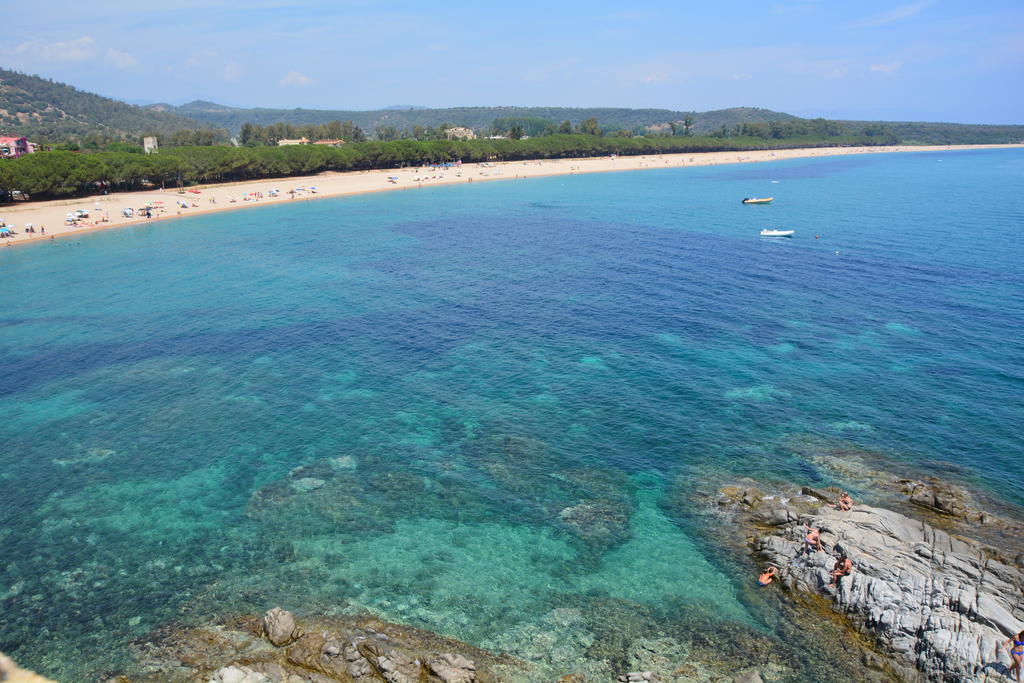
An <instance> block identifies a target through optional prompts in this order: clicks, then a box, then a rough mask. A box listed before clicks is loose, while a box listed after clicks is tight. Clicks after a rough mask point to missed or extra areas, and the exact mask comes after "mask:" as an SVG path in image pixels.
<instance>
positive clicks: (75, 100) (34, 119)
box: [0, 69, 200, 144]
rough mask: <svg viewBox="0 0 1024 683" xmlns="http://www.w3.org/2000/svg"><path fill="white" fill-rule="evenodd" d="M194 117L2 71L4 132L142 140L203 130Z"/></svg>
mask: <svg viewBox="0 0 1024 683" xmlns="http://www.w3.org/2000/svg"><path fill="white" fill-rule="evenodd" d="M199 127H200V125H199V124H197V123H196V121H194V120H193V119H189V118H185V117H184V116H180V115H178V114H175V113H173V112H161V111H154V110H152V109H144V108H142V107H136V106H135V105H131V104H125V103H124V102H119V101H117V100H112V99H110V98H108V97H101V96H100V95H94V94H92V93H88V92H83V91H81V90H78V89H77V88H74V87H72V86H70V85H65V84H64V83H57V82H55V81H51V80H48V79H45V78H40V77H39V76H29V75H26V74H22V73H18V72H16V71H8V70H6V69H0V133H2V134H4V135H24V136H26V137H28V138H29V139H31V140H33V141H38V142H47V143H62V142H68V141H81V140H84V139H85V138H87V137H90V136H92V137H94V138H101V139H103V140H118V141H128V142H133V143H135V144H138V143H139V142H140V138H141V136H143V135H149V134H158V135H161V136H167V135H168V134H170V133H172V132H174V131H188V130H193V129H196V128H199Z"/></svg>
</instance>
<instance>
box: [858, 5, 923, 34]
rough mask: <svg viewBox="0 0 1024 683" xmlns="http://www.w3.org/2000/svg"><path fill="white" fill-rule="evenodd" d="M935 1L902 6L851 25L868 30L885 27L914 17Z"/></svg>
mask: <svg viewBox="0 0 1024 683" xmlns="http://www.w3.org/2000/svg"><path fill="white" fill-rule="evenodd" d="M933 2H935V0H920V2H915V3H912V4H910V5H902V6H900V7H896V8H895V9H891V10H889V11H888V12H882V13H881V14H876V15H874V16H871V17H867V18H866V19H861V20H860V21H855V22H853V23H852V24H850V28H868V27H871V26H883V25H885V24H891V23H892V22H894V21H900V20H902V19H907V18H909V17H912V16H914V15H915V14H917V13H918V12H920V11H921V10H923V9H924V8H926V7H928V6H929V5H931V4H932V3H933Z"/></svg>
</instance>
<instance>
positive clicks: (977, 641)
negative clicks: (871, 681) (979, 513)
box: [719, 486, 1024, 681]
mask: <svg viewBox="0 0 1024 683" xmlns="http://www.w3.org/2000/svg"><path fill="white" fill-rule="evenodd" d="M838 493H839V491H838V490H835V491H819V490H815V489H808V488H804V489H803V490H802V491H794V490H790V491H777V492H776V493H775V494H774V495H766V494H765V493H763V492H761V491H760V490H758V489H756V488H752V487H735V486H732V487H726V488H724V489H722V491H721V494H720V498H719V506H720V507H721V509H723V510H729V511H731V512H732V513H733V514H734V515H735V516H736V518H737V520H738V521H739V522H740V523H741V526H742V528H743V529H745V530H746V531H747V532H748V540H749V542H750V545H751V549H752V550H753V551H754V552H755V554H756V555H757V556H758V558H759V559H760V560H762V561H764V562H765V563H767V564H773V565H775V566H776V567H778V568H779V575H780V576H779V579H780V581H779V583H780V584H781V586H782V587H783V588H784V589H786V590H788V591H790V592H791V595H793V596H794V597H796V598H798V599H800V598H808V599H810V601H812V602H813V601H814V600H815V599H816V598H818V597H820V598H822V599H824V600H825V601H826V603H827V604H829V605H830V606H831V609H832V611H833V612H835V613H836V614H838V615H840V616H841V618H843V619H845V620H846V621H847V622H848V623H849V624H850V625H851V626H852V627H853V628H855V629H857V630H858V631H860V632H861V633H863V634H865V635H868V636H870V637H871V638H872V639H873V640H874V641H875V645H876V647H877V648H878V649H879V651H881V652H882V653H884V654H886V655H888V656H889V657H890V660H891V661H889V662H885V663H880V662H876V664H877V665H878V668H884V669H885V670H886V671H888V672H889V673H890V674H895V675H897V676H899V677H900V678H904V679H906V680H911V681H916V680H932V681H966V680H971V681H973V680H982V679H984V678H986V677H989V676H992V677H993V678H995V679H998V678H999V675H998V674H1002V675H1005V674H1006V662H1007V660H1005V659H1004V660H1003V661H1002V662H1000V661H998V660H997V659H996V657H995V654H994V652H995V647H996V644H997V643H999V642H1001V641H1004V640H1006V638H1007V637H1008V636H1009V635H1010V634H1012V633H1017V632H1019V631H1020V630H1021V629H1022V628H1024V601H1022V599H1021V591H1022V587H1024V572H1022V570H1021V568H1020V567H1019V566H1017V565H1016V563H1015V562H1014V561H1013V560H1003V561H1001V560H1000V559H996V558H999V557H1002V558H1005V557H1006V553H1005V552H996V550H995V549H994V548H991V547H988V546H986V545H984V544H981V543H978V542H976V541H973V540H970V539H967V538H964V537H960V536H955V535H951V534H950V533H948V532H947V531H943V530H941V529H937V528H935V527H933V526H931V525H929V524H928V523H926V522H923V521H920V520H916V519H912V518H910V517H908V516H906V515H903V514H900V513H899V512H894V511H892V510H887V509H883V508H876V507H869V506H866V505H856V506H854V508H853V509H852V510H849V511H842V510H838V509H836V508H835V507H834V506H832V505H830V504H827V503H824V500H823V499H826V500H827V499H829V498H833V499H834V498H836V497H838ZM805 524H806V525H809V526H811V527H814V528H818V529H820V530H821V540H822V545H823V546H824V548H825V551H823V552H814V553H811V554H809V555H803V556H801V554H800V552H801V549H802V545H803V540H804V538H805V535H806V534H807V529H806V528H805V526H804V525H805ZM1004 550H1005V549H1004ZM840 553H845V554H846V555H847V556H848V557H849V558H850V559H851V560H852V561H853V571H852V573H851V574H850V575H848V576H844V577H842V578H841V579H840V580H839V582H838V585H837V586H830V585H829V583H830V581H831V577H830V574H829V572H830V571H831V570H832V569H833V566H834V563H835V560H836V557H837V556H838V555H839V554H840ZM1011 557H1012V555H1011ZM993 674H996V675H994V676H993Z"/></svg>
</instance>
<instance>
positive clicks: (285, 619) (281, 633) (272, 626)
mask: <svg viewBox="0 0 1024 683" xmlns="http://www.w3.org/2000/svg"><path fill="white" fill-rule="evenodd" d="M263 633H264V634H266V636H267V640H269V641H270V642H271V643H273V644H274V645H277V646H278V647H283V646H285V645H288V644H289V643H291V642H293V641H295V640H296V639H297V638H299V636H301V635H302V631H300V630H299V627H298V626H296V624H295V616H294V615H293V614H292V613H291V612H288V611H286V610H283V609H281V608H280V607H275V608H273V609H271V610H268V611H267V613H266V614H265V615H263Z"/></svg>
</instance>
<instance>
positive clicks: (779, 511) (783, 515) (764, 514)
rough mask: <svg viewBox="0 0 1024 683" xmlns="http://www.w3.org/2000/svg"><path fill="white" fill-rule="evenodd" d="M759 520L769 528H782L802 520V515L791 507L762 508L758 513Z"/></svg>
mask: <svg viewBox="0 0 1024 683" xmlns="http://www.w3.org/2000/svg"><path fill="white" fill-rule="evenodd" d="M757 519H758V520H760V521H762V522H764V523H765V524H767V525H768V526H782V525H784V524H791V523H793V522H795V521H797V520H798V519H800V513H799V512H797V511H796V510H794V509H793V508H791V507H771V508H766V507H762V508H760V509H759V510H758V511H757Z"/></svg>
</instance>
